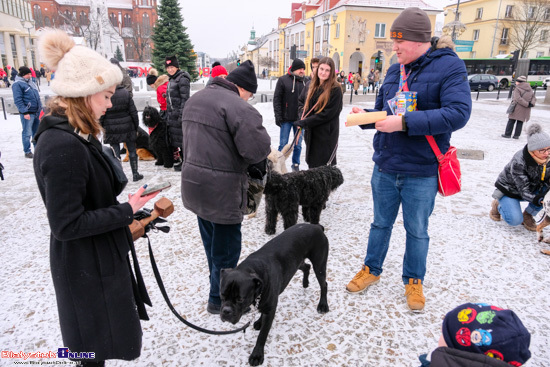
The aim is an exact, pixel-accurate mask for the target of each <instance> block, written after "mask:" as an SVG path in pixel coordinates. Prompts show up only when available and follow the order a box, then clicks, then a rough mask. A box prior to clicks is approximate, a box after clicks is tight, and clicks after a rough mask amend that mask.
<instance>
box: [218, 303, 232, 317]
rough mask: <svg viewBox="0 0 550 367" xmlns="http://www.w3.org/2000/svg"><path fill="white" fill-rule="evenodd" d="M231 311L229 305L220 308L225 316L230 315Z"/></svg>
mask: <svg viewBox="0 0 550 367" xmlns="http://www.w3.org/2000/svg"><path fill="white" fill-rule="evenodd" d="M232 313H233V311H232V310H231V307H229V306H224V307H222V310H221V314H222V316H225V317H227V316H230V315H231V314H232Z"/></svg>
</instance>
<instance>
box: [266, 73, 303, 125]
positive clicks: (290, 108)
mask: <svg viewBox="0 0 550 367" xmlns="http://www.w3.org/2000/svg"><path fill="white" fill-rule="evenodd" d="M305 84H306V81H305V80H304V78H303V77H299V76H296V75H294V74H292V73H290V72H289V73H288V74H285V75H283V76H282V77H280V78H279V80H277V85H276V86H275V92H274V94H273V110H274V111H275V123H276V124H277V126H281V123H283V122H294V121H297V120H299V119H300V116H298V98H299V97H300V94H301V93H302V90H303V89H304V87H305Z"/></svg>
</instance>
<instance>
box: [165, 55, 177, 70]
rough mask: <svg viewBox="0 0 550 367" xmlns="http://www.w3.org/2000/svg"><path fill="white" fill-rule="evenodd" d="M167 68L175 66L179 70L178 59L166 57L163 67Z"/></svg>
mask: <svg viewBox="0 0 550 367" xmlns="http://www.w3.org/2000/svg"><path fill="white" fill-rule="evenodd" d="M168 66H175V67H176V68H178V69H179V68H180V64H179V63H178V58H177V57H176V56H175V55H174V56H166V60H164V67H166V68H167V67H168Z"/></svg>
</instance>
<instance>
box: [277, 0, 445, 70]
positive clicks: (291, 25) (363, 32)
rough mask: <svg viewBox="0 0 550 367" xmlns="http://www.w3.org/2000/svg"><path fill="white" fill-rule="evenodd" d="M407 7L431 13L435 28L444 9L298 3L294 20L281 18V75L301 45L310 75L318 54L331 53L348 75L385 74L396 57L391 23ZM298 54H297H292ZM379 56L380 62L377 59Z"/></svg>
mask: <svg viewBox="0 0 550 367" xmlns="http://www.w3.org/2000/svg"><path fill="white" fill-rule="evenodd" d="M407 7H419V8H421V9H423V10H424V11H426V13H427V14H428V16H429V18H430V20H431V22H432V27H435V17H436V15H437V14H438V13H440V12H441V11H440V10H438V9H437V8H435V7H432V6H430V5H428V4H427V3H425V2H423V1H421V0H391V1H388V2H379V1H376V2H374V1H368V0H310V1H309V2H307V3H301V4H300V3H293V4H292V5H291V16H290V18H279V21H278V32H279V55H278V56H279V57H278V60H279V62H278V67H277V68H276V69H277V71H276V73H274V70H272V69H270V73H271V75H276V76H281V75H283V74H284V73H285V72H286V70H287V69H288V67H289V66H290V65H291V63H292V59H291V52H292V50H293V46H296V51H297V54H296V57H297V58H300V59H303V60H304V62H305V63H306V74H308V75H309V73H310V72H311V69H310V61H311V59H312V58H313V57H317V58H321V57H324V56H328V57H331V58H332V59H333V61H334V64H335V66H336V70H337V71H340V70H343V71H345V73H346V74H348V73H349V72H350V71H351V72H354V73H355V72H359V73H360V74H361V75H362V76H365V75H367V74H368V72H369V71H370V69H378V70H380V71H381V75H384V74H385V72H386V70H387V68H388V67H389V66H390V65H391V64H392V63H394V62H396V59H397V58H396V57H395V55H394V53H393V51H392V45H393V42H392V40H391V39H390V27H391V25H392V23H393V21H394V20H395V18H396V17H397V16H398V15H399V14H400V13H401V11H403V9H405V8H407ZM292 56H294V55H292ZM376 60H378V62H376Z"/></svg>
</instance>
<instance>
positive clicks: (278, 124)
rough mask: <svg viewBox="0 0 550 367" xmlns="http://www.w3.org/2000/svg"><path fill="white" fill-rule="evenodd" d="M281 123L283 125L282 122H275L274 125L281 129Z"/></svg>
mask: <svg viewBox="0 0 550 367" xmlns="http://www.w3.org/2000/svg"><path fill="white" fill-rule="evenodd" d="M282 123H283V122H282V121H279V120H275V125H277V126H279V127H281V125H282Z"/></svg>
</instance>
